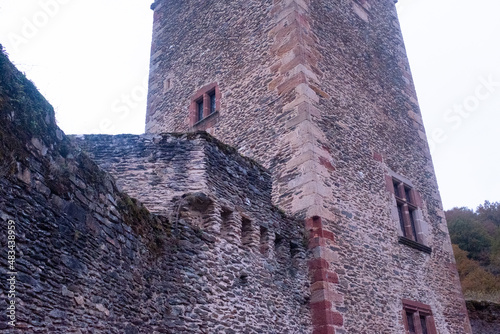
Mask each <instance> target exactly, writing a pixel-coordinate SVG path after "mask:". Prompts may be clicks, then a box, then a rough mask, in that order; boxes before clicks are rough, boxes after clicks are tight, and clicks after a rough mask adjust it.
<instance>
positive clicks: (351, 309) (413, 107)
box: [310, 1, 470, 333]
mask: <svg viewBox="0 0 500 334" xmlns="http://www.w3.org/2000/svg"><path fill="white" fill-rule="evenodd" d="M361 3H364V4H365V6H361V5H360V4H361ZM360 11H361V12H360ZM360 13H361V14H362V15H361V14H360ZM310 14H311V21H312V22H313V28H312V29H313V31H315V33H316V36H317V37H318V39H319V41H318V45H320V46H321V48H319V49H318V50H319V51H320V54H321V56H320V59H321V60H320V62H319V63H320V69H321V70H322V74H323V76H322V80H321V86H320V87H321V89H322V90H324V92H326V96H328V98H325V97H322V96H321V97H320V98H319V101H318V109H319V110H320V111H321V113H320V117H318V118H317V122H316V124H317V125H318V127H319V129H320V130H321V131H322V133H323V134H324V136H325V137H326V140H325V141H323V142H322V143H321V145H322V146H323V147H324V148H325V149H326V150H327V151H328V152H329V153H330V154H331V156H332V157H333V166H334V168H335V171H333V172H332V173H330V175H329V177H328V178H327V179H325V180H324V182H325V184H329V185H330V187H331V189H332V193H333V194H334V196H333V198H330V199H329V200H330V201H329V202H327V201H325V202H324V204H325V208H328V209H329V211H331V212H333V213H334V217H332V218H331V219H330V221H328V223H327V225H328V229H329V230H331V231H333V232H334V234H335V236H336V241H337V245H338V248H339V251H338V255H339V259H338V262H336V263H335V268H336V272H337V273H338V274H339V278H340V284H339V286H338V288H337V289H336V291H338V292H339V293H341V294H343V295H344V303H343V304H342V303H340V306H343V307H345V308H346V312H345V313H344V328H345V330H346V332H353V333H360V332H364V331H366V330H367V328H370V329H371V330H372V331H373V332H377V333H378V332H381V333H382V332H394V333H400V332H403V331H404V327H403V319H402V316H401V309H402V305H401V300H402V299H409V300H414V301H418V302H421V303H424V304H428V305H431V306H432V310H433V315H434V321H435V324H436V327H437V330H438V332H440V333H468V332H470V327H469V324H468V319H467V311H466V309H465V306H464V303H463V297H462V294H461V288H460V282H459V278H458V274H457V272H456V268H455V264H454V263H455V261H454V257H453V252H452V249H451V242H450V239H449V236H448V231H447V227H446V221H445V219H444V213H443V210H442V205H441V199H440V196H439V191H438V186H437V182H436V179H435V176H434V171H433V166H432V161H431V157H430V153H429V150H428V147H427V143H426V138H425V132H424V128H423V123H422V119H421V114H420V111H419V108H418V104H417V100H416V94H415V91H414V87H413V83H412V80H411V73H410V71H409V66H408V63H407V60H406V54H405V50H404V44H403V40H402V36H401V33H400V30H399V24H398V20H397V14H396V11H395V8H394V6H393V4H392V1H364V2H355V1H340V2H336V3H335V4H333V3H332V2H329V1H316V2H314V3H312V4H311V7H310ZM328 50H338V52H335V53H333V52H329V51H328ZM318 146H319V145H318ZM392 176H396V177H398V178H399V179H400V180H405V182H407V183H409V184H410V185H411V186H412V187H413V189H414V190H415V191H416V195H417V196H416V197H417V198H416V202H418V204H417V205H418V206H419V210H418V212H417V213H416V214H415V215H417V216H420V220H419V222H418V223H419V225H420V228H421V231H418V232H419V233H420V234H421V236H422V240H421V243H422V244H425V245H427V246H429V247H431V248H432V253H431V254H427V253H425V252H422V251H421V250H416V249H413V248H411V247H408V245H405V244H402V243H399V242H398V240H399V237H400V236H401V231H400V227H399V219H398V216H397V213H396V217H395V218H394V209H395V208H396V201H395V197H394V194H393V192H394V191H393V190H392V189H391V188H392V182H391V177H392ZM374 319H377V320H374ZM387 319H392V321H387Z"/></svg>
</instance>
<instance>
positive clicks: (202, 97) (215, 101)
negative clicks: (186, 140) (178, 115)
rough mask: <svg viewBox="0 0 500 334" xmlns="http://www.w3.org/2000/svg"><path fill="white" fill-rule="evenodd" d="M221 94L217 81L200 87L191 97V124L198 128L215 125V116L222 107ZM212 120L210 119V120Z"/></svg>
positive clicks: (202, 128) (203, 128)
mask: <svg viewBox="0 0 500 334" xmlns="http://www.w3.org/2000/svg"><path fill="white" fill-rule="evenodd" d="M220 98H221V94H220V91H219V86H218V85H217V83H211V84H209V85H206V86H204V87H202V88H201V89H199V90H198V91H197V92H196V93H195V94H194V95H193V96H192V98H191V105H190V107H189V124H190V126H191V127H195V128H197V129H198V130H205V129H206V128H208V127H211V126H213V125H215V124H214V123H215V117H214V116H216V114H217V113H218V111H219V109H220ZM209 120H210V121H209Z"/></svg>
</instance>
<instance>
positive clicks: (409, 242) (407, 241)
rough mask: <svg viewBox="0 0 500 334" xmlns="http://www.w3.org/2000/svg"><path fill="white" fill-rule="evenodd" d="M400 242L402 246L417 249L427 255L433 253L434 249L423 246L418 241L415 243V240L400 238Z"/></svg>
mask: <svg viewBox="0 0 500 334" xmlns="http://www.w3.org/2000/svg"><path fill="white" fill-rule="evenodd" d="M398 242H399V243H400V244H402V245H405V246H408V247H411V248H414V249H417V250H419V251H421V252H424V253H427V254H431V253H432V248H430V247H428V246H426V245H422V244H421V243H418V242H416V241H413V240H411V239H408V238H405V237H401V236H400V237H399V239H398Z"/></svg>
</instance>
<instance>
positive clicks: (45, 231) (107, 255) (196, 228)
mask: <svg viewBox="0 0 500 334" xmlns="http://www.w3.org/2000/svg"><path fill="white" fill-rule="evenodd" d="M0 66H1V69H2V79H1V81H0V104H1V105H0V107H1V108H0V117H1V122H0V133H1V135H2V141H1V146H0V156H1V157H2V160H1V162H2V165H1V166H2V167H6V168H2V170H1V171H2V177H1V178H0V219H1V222H2V226H6V225H7V221H9V220H13V221H14V222H15V224H16V236H17V239H16V242H17V248H16V251H17V253H16V254H17V259H16V263H15V269H16V270H17V271H18V272H19V274H18V280H17V285H16V294H17V295H16V327H15V329H13V328H9V327H5V326H3V325H4V324H5V323H6V322H5V320H6V319H5V317H4V313H3V314H2V318H1V319H0V320H1V322H2V326H3V327H2V329H8V332H9V333H15V334H17V333H49V332H50V333H77V332H81V333H89V332H92V333H230V332H233V333H284V332H290V333H291V332H293V333H310V332H311V329H310V328H311V320H310V316H309V309H308V304H307V300H308V299H309V280H308V278H307V269H306V268H307V264H306V261H305V252H306V250H305V248H304V247H305V245H304V242H303V233H302V232H303V229H302V226H301V223H300V221H297V220H295V219H291V218H288V217H286V216H285V215H284V214H282V213H281V212H280V211H279V210H278V209H277V208H275V207H274V206H273V205H272V203H271V201H270V198H271V181H270V174H269V173H268V172H267V171H266V170H265V169H264V168H262V167H261V166H259V165H257V164H256V163H255V162H253V161H251V160H249V159H247V158H243V157H241V156H240V155H239V154H237V153H236V152H235V151H234V150H233V149H230V148H228V147H227V146H225V145H222V144H221V143H220V142H217V141H215V140H214V139H213V138H211V137H209V136H207V135H205V134H198V135H195V136H192V137H189V138H188V137H186V136H180V137H179V136H174V135H171V136H169V135H165V136H158V137H154V138H151V137H147V136H146V137H139V136H118V137H114V138H111V137H105V136H101V137H88V138H86V141H83V140H80V143H84V142H85V143H87V144H89V143H90V144H92V145H94V146H93V147H94V148H95V149H96V150H95V152H94V153H96V159H97V161H104V160H105V159H104V158H102V157H101V158H100V157H99V156H98V154H97V153H98V152H99V150H101V153H102V154H105V155H106V156H107V157H108V158H109V160H110V161H111V162H110V163H109V164H107V167H108V168H109V169H110V171H111V172H112V173H116V175H120V173H125V172H126V171H127V172H130V174H129V177H130V180H129V181H130V182H128V183H124V184H122V185H121V186H120V188H121V189H126V188H130V189H131V192H132V193H134V194H135V193H137V194H138V195H140V193H139V191H140V187H138V186H141V185H147V186H148V187H149V188H145V190H146V191H147V192H148V193H149V192H150V193H151V194H155V192H156V195H157V196H160V193H159V192H162V191H167V190H166V188H158V187H155V185H157V184H158V183H157V181H155V179H154V178H152V179H151V178H150V177H152V175H148V173H149V172H152V171H155V168H159V167H161V168H163V170H159V171H158V172H157V173H156V177H158V176H159V175H160V176H161V177H164V179H165V180H167V181H168V180H170V181H171V182H172V187H171V188H170V191H171V193H168V194H166V195H165V198H164V199H163V204H164V207H161V202H160V201H156V199H155V198H150V197H148V196H144V195H143V197H144V199H145V200H146V202H148V203H149V204H148V205H151V206H152V208H153V209H152V211H155V208H158V210H157V211H158V212H162V213H164V215H163V216H159V215H153V214H151V213H150V212H149V211H148V210H147V209H146V207H144V206H143V205H142V204H141V203H140V202H138V201H137V200H135V199H133V198H130V197H129V196H128V195H127V194H125V193H123V192H121V191H120V190H119V189H118V187H117V185H116V183H115V181H114V179H113V177H112V176H111V175H110V174H108V173H107V172H105V171H103V170H102V169H100V168H99V167H98V166H97V165H96V164H95V163H94V162H93V161H92V160H91V159H90V158H89V157H88V156H87V155H86V154H85V153H83V152H82V150H81V149H79V148H74V147H73V146H72V144H71V143H70V141H69V140H68V138H67V137H66V136H63V135H61V133H60V130H59V129H57V127H56V126H55V120H54V113H53V110H52V108H51V107H50V105H49V104H48V103H47V102H46V101H45V100H44V99H43V97H41V96H40V95H39V93H38V92H37V91H36V90H35V89H34V86H33V85H32V84H31V83H29V82H28V81H27V80H26V79H25V78H24V77H23V76H22V75H21V74H20V73H19V72H18V71H17V70H15V69H14V67H13V66H12V65H11V64H10V63H9V62H8V60H7V58H6V57H5V56H4V55H3V54H1V55H0ZM19 101H23V102H22V103H21V102H19ZM46 116H47V117H48V118H49V120H50V126H47V125H46V123H45V121H44V119H46V118H47V117H46ZM31 125H32V126H33V128H31V127H30V126H31ZM33 137H35V138H37V140H36V141H32V140H31V138H33ZM155 140H156V142H155ZM33 142H35V143H36V146H35V145H33ZM113 143H120V144H116V145H114V144H113ZM90 144H89V145H90ZM122 144H123V145H124V146H120V145H122ZM99 145H101V146H99ZM169 145H170V146H169ZM40 147H46V148H47V151H45V150H42V152H41V151H40V149H39V148H40ZM105 148H106V149H107V150H108V151H105V150H104V149H105ZM173 148H176V149H177V150H176V149H173ZM124 152H128V153H129V154H127V153H124ZM149 153H154V154H153V155H150V154H149ZM172 153H175V154H174V155H171V156H170V157H169V158H168V159H167V158H165V157H164V155H168V154H172ZM193 155H199V159H200V160H199V161H198V160H194V159H193ZM115 158H116V160H115ZM118 158H119V159H118ZM160 162H161V163H160ZM195 165H197V166H198V167H199V168H200V170H199V172H198V173H196V172H194V175H195V176H196V177H197V178H198V179H193V178H192V179H190V178H189V176H188V175H187V169H186V168H187V166H195ZM131 167H133V168H132V171H130V170H128V169H131ZM18 175H25V177H23V178H22V179H20V178H18ZM141 175H142V176H144V175H146V176H145V177H142V176H141ZM182 175H184V176H185V179H184V181H183V180H182V179H175V178H176V177H180V176H182ZM153 176H154V175H153ZM207 176H210V177H211V178H210V180H208V178H207ZM193 177H194V176H193ZM198 180H200V181H199V182H198ZM203 180H206V181H205V182H204V181H203ZM176 182H178V184H177V188H176V186H175V184H176ZM183 182H184V183H183ZM37 184H38V185H40V184H41V185H44V186H45V187H46V188H48V189H49V191H43V192H41V191H39V190H38V189H39V188H40V187H38V188H37V187H35V185H37ZM183 187H184V192H183V191H182V190H183ZM191 187H194V188H191ZM179 188H180V189H179ZM161 196H163V194H162V195H161ZM167 199H168V202H169V203H166V201H167ZM155 205H156V207H155ZM169 208H171V209H172V210H169ZM243 225H245V228H243ZM5 232H6V230H4V231H3V232H1V233H0V247H2V249H6V246H7V233H5ZM0 261H1V272H2V276H3V277H4V276H5V273H6V268H7V263H6V258H5V257H2V258H1V259H0ZM6 302H7V296H6V291H5V290H3V289H2V291H1V294H0V309H3V310H5V309H6V307H7V304H6Z"/></svg>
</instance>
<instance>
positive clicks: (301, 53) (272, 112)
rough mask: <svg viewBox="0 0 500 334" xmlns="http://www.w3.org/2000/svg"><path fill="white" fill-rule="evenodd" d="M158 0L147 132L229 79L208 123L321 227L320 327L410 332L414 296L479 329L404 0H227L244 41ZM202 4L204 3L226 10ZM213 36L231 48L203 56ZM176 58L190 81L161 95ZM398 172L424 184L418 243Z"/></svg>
mask: <svg viewBox="0 0 500 334" xmlns="http://www.w3.org/2000/svg"><path fill="white" fill-rule="evenodd" d="M156 3H157V5H158V6H157V7H156V8H155V17H156V19H155V28H154V36H153V41H154V42H153V52H152V65H151V70H152V74H151V81H150V84H151V88H152V90H151V92H150V101H149V108H150V109H149V111H148V113H149V115H152V114H151V110H155V115H156V116H154V117H153V118H151V117H149V118H148V119H147V126H146V131H147V132H151V133H158V132H162V131H193V130H196V129H197V127H198V126H200V124H194V125H193V124H191V126H190V123H189V121H188V120H189V112H190V111H189V103H190V101H189V97H190V96H191V95H192V94H195V91H197V90H199V89H202V87H203V86H204V85H206V84H208V83H210V82H211V81H214V82H217V83H218V84H219V87H220V93H221V94H222V99H221V107H220V110H219V112H218V115H217V117H216V118H212V119H209V120H207V122H206V123H205V128H206V129H207V130H208V131H209V132H210V133H212V134H213V135H214V136H215V137H216V138H218V139H220V140H222V141H223V142H226V143H229V144H231V145H234V146H235V147H236V148H237V149H238V150H239V152H241V153H243V154H245V155H248V156H250V157H251V158H253V159H256V160H257V161H259V162H261V163H262V164H263V165H264V166H266V167H268V168H269V169H270V171H271V173H272V180H273V193H272V196H273V201H274V203H276V204H277V205H278V206H279V207H280V208H282V209H284V210H285V211H286V212H288V213H293V214H294V215H295V216H297V217H300V218H303V219H305V221H306V223H305V224H306V228H307V229H308V231H309V233H311V235H313V236H314V238H313V239H314V240H311V241H310V244H309V247H310V248H311V253H310V270H311V271H310V274H312V277H311V291H312V299H311V309H312V318H313V323H314V324H315V327H314V331H315V332H314V333H333V331H334V330H335V331H336V333H343V332H353V333H362V332H366V331H367V330H370V331H371V330H373V331H374V332H388V333H400V332H402V331H403V330H404V327H403V326H404V321H405V320H404V319H403V313H402V311H403V304H402V300H403V299H407V300H412V301H416V302H420V303H423V304H426V305H429V306H430V307H431V309H432V312H433V318H434V322H435V324H436V327H437V331H438V332H439V333H456V332H460V333H470V325H469V321H468V318H467V312H466V309H465V304H464V302H463V296H462V294H461V289H460V283H459V280H458V275H457V272H456V268H455V264H454V259H453V253H452V250H451V244H450V239H449V235H448V231H447V227H446V221H445V218H444V213H443V210H442V205H441V200H440V196H439V191H438V187H437V183H436V179H435V176H434V170H433V166H432V161H431V157H430V153H429V149H428V145H427V142H426V135H425V130H424V128H423V122H422V118H421V115H420V111H419V108H418V102H417V99H416V94H415V90H414V87H413V82H412V79H411V73H410V70H409V65H408V61H407V57H406V53H405V49H404V43H403V40H402V36H401V31H400V28H399V23H398V20H397V14H396V10H395V6H394V1H392V0H384V1H371V0H342V1H326V0H324V1H308V0H291V1H288V0H283V1H261V2H256V1H250V2H248V1H246V2H240V1H232V2H227V3H226V7H225V8H223V9H225V15H226V17H227V20H228V21H227V22H228V23H229V27H230V28H228V32H227V33H228V34H230V33H233V34H239V36H240V38H239V39H238V41H235V42H234V43H236V44H237V43H240V42H242V41H251V44H250V45H251V47H248V48H246V47H242V48H240V49H237V51H238V52H235V48H234V47H233V46H234V45H235V44H225V43H233V42H232V40H230V39H228V38H224V37H222V36H223V35H222V32H221V30H220V25H217V24H213V25H206V24H202V23H201V22H212V21H209V20H207V21H197V20H195V21H192V20H188V21H189V22H194V23H193V25H194V26H193V27H192V29H177V26H176V25H175V24H174V23H175V22H183V21H184V22H185V21H186V18H191V16H188V15H192V13H193V9H192V8H194V7H196V6H194V3H191V5H189V6H188V5H185V6H184V7H182V6H181V7H176V8H177V9H178V10H174V9H173V7H172V6H174V5H173V4H172V3H168V2H165V1H157V2H156ZM200 3H201V2H200ZM205 3H206V4H207V6H205V5H203V6H201V5H200V7H198V8H197V11H196V14H197V15H199V16H200V17H215V16H214V15H217V14H216V13H217V11H216V10H215V8H220V7H218V6H219V5H217V6H214V4H213V3H212V2H203V4H205ZM169 6H170V7H169ZM186 6H187V7H186ZM191 6H192V7H191ZM220 6H222V5H220ZM245 6H249V7H248V8H247V9H248V10H245ZM166 8H169V10H166ZM223 9H222V8H221V12H222V11H224V10H223ZM242 12H244V13H245V14H243V13H242ZM236 15H239V16H236ZM237 17H241V18H237ZM258 20H261V21H260V23H259V24H257V22H258ZM213 22H215V21H213ZM231 22H241V24H242V25H245V27H248V26H250V25H254V26H255V27H259V28H258V29H257V28H256V29H255V30H252V31H250V30H248V29H239V26H236V25H234V26H232V25H231ZM203 29H205V30H206V31H207V32H208V33H207V36H209V37H210V38H207V39H206V40H207V42H205V40H203V41H201V42H200V43H201V44H197V43H196V42H195V41H196V39H197V36H198V35H199V31H200V30H203ZM181 35H182V36H183V40H186V41H187V44H179V42H178V38H179V37H178V36H181ZM219 37H221V38H219ZM170 39H173V40H174V41H176V42H175V43H171V40H170ZM208 41H209V42H208ZM205 43H206V44H205ZM172 45H174V47H171V46H172ZM209 45H210V46H209ZM198 46H199V47H200V48H197V47H198ZM183 47H185V48H183ZM167 48H169V50H170V51H168V52H167V51H166V50H167ZM208 48H210V52H214V53H217V54H219V55H221V56H220V58H218V57H212V58H211V57H208V58H203V57H199V55H201V54H202V53H203V52H204V50H206V49H208ZM158 50H163V51H158ZM186 52H187V53H186ZM257 58H258V59H260V62H258V63H256V62H255V59H257ZM187 62H189V66H186V63H187ZM212 65H213V66H215V68H214V69H212ZM247 65H248V67H246V66H247ZM171 68H174V69H175V70H174V71H175V72H177V71H178V72H179V73H184V74H185V75H184V76H183V79H182V80H183V81H182V82H181V85H179V86H178V87H182V90H181V88H178V89H179V90H175V88H174V89H172V90H168V91H167V92H166V93H165V92H164V93H163V94H162V93H161V92H160V91H159V90H158V87H159V86H160V82H161V80H158V78H159V76H160V75H168V73H170V71H171ZM175 76H176V77H178V76H179V74H176V75H175ZM200 78H203V80H200ZM250 79H251V80H250ZM174 82H175V81H174ZM196 82H197V84H194V85H193V83H196ZM163 87H164V86H163ZM243 92H244V94H243ZM195 96H196V94H195ZM257 97H259V98H260V99H258V98H257ZM268 101H269V103H267V102H268ZM263 102H266V103H263ZM160 115H161V116H160ZM183 119H184V123H180V120H183ZM393 178H397V179H398V180H400V181H404V182H405V183H406V184H408V185H409V186H411V187H412V188H413V191H414V194H415V195H414V196H415V198H414V200H415V205H416V206H417V209H415V214H414V215H415V220H416V221H417V231H416V232H415V233H417V234H418V238H419V240H418V241H419V242H418V243H417V244H412V243H411V242H408V241H405V239H404V238H401V237H402V235H403V231H402V230H401V227H400V224H399V218H398V212H397V204H396V201H397V200H396V197H395V194H394V189H393V186H392V180H393ZM311 268H314V269H311ZM314 270H317V271H318V273H319V274H318V276H315V272H313V271H314Z"/></svg>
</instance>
